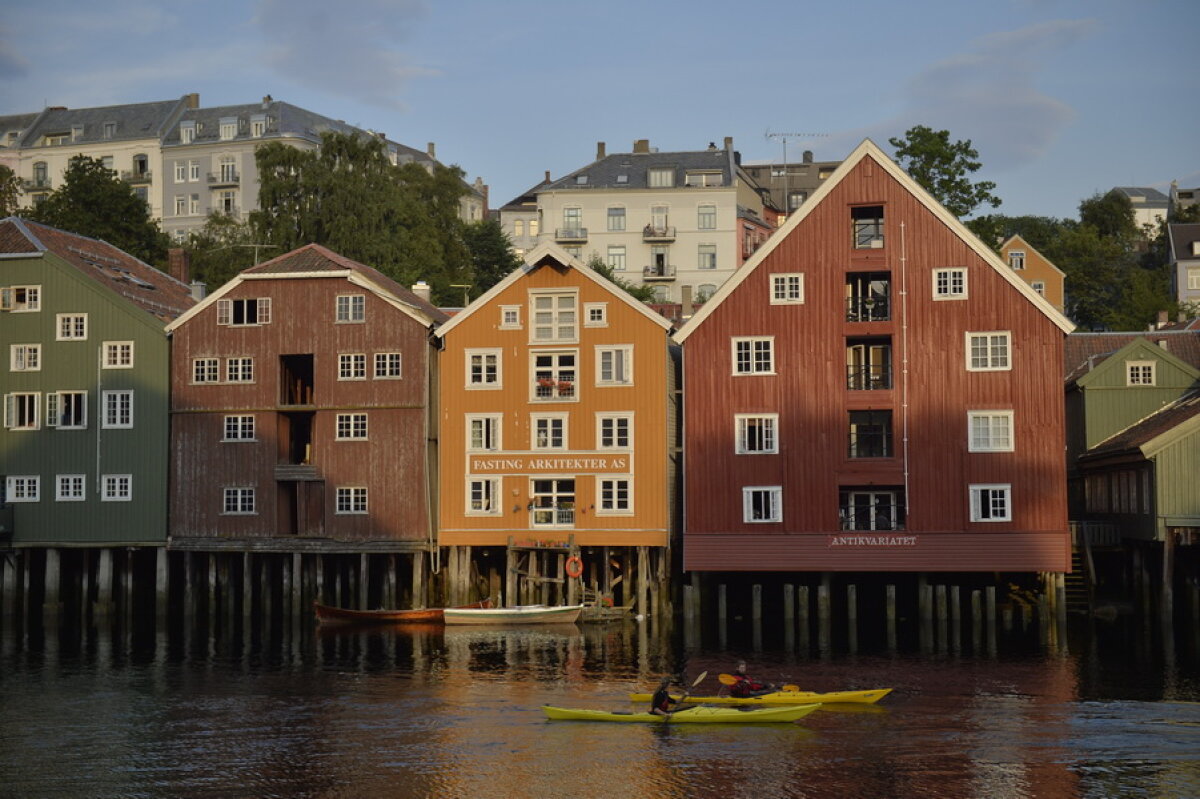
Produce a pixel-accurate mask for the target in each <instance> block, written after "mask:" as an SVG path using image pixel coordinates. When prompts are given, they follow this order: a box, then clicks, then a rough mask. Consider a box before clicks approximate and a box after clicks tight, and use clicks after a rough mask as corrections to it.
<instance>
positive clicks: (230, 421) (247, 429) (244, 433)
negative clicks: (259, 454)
mask: <svg viewBox="0 0 1200 799" xmlns="http://www.w3.org/2000/svg"><path fill="white" fill-rule="evenodd" d="M221 440H222V441H253V440H254V416H253V415H244V416H243V415H239V416H226V417H225V438H223V439H221Z"/></svg>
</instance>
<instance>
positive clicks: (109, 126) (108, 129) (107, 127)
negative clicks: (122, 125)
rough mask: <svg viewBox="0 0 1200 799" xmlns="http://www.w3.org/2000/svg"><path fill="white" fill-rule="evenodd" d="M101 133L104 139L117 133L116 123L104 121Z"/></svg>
mask: <svg viewBox="0 0 1200 799" xmlns="http://www.w3.org/2000/svg"><path fill="white" fill-rule="evenodd" d="M103 135H104V138H106V139H111V138H112V137H113V136H116V135H117V123H116V122H105V123H104V131H103Z"/></svg>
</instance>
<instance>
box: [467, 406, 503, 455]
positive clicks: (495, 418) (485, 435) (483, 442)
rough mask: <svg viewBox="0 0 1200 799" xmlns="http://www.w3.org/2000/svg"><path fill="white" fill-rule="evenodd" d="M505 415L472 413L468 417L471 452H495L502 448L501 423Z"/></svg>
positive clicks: (468, 437) (468, 438)
mask: <svg viewBox="0 0 1200 799" xmlns="http://www.w3.org/2000/svg"><path fill="white" fill-rule="evenodd" d="M503 419H504V416H503V415H502V414H499V413H489V414H486V415H472V416H468V417H467V449H468V450H470V451H471V452H495V451H497V450H499V449H500V424H501V422H502V421H503Z"/></svg>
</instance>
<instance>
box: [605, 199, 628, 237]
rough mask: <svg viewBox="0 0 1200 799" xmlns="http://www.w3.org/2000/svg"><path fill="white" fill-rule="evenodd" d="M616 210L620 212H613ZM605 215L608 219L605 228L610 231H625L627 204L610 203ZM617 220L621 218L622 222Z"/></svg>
mask: <svg viewBox="0 0 1200 799" xmlns="http://www.w3.org/2000/svg"><path fill="white" fill-rule="evenodd" d="M614 211H620V213H613V212H614ZM605 216H606V219H607V221H606V222H605V229H606V230H607V231H608V232H610V233H624V232H625V216H626V214H625V206H623V205H610V206H609V207H608V210H607V211H605ZM617 220H620V222H619V223H618V222H617Z"/></svg>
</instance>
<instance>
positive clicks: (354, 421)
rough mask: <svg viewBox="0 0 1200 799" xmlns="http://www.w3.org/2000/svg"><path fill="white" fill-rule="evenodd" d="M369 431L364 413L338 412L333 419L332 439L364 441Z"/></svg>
mask: <svg viewBox="0 0 1200 799" xmlns="http://www.w3.org/2000/svg"><path fill="white" fill-rule="evenodd" d="M369 432H370V428H369V420H368V419H367V414H365V413H339V414H338V415H337V416H336V417H335V419H334V441H366V440H367V438H368V436H369Z"/></svg>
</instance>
